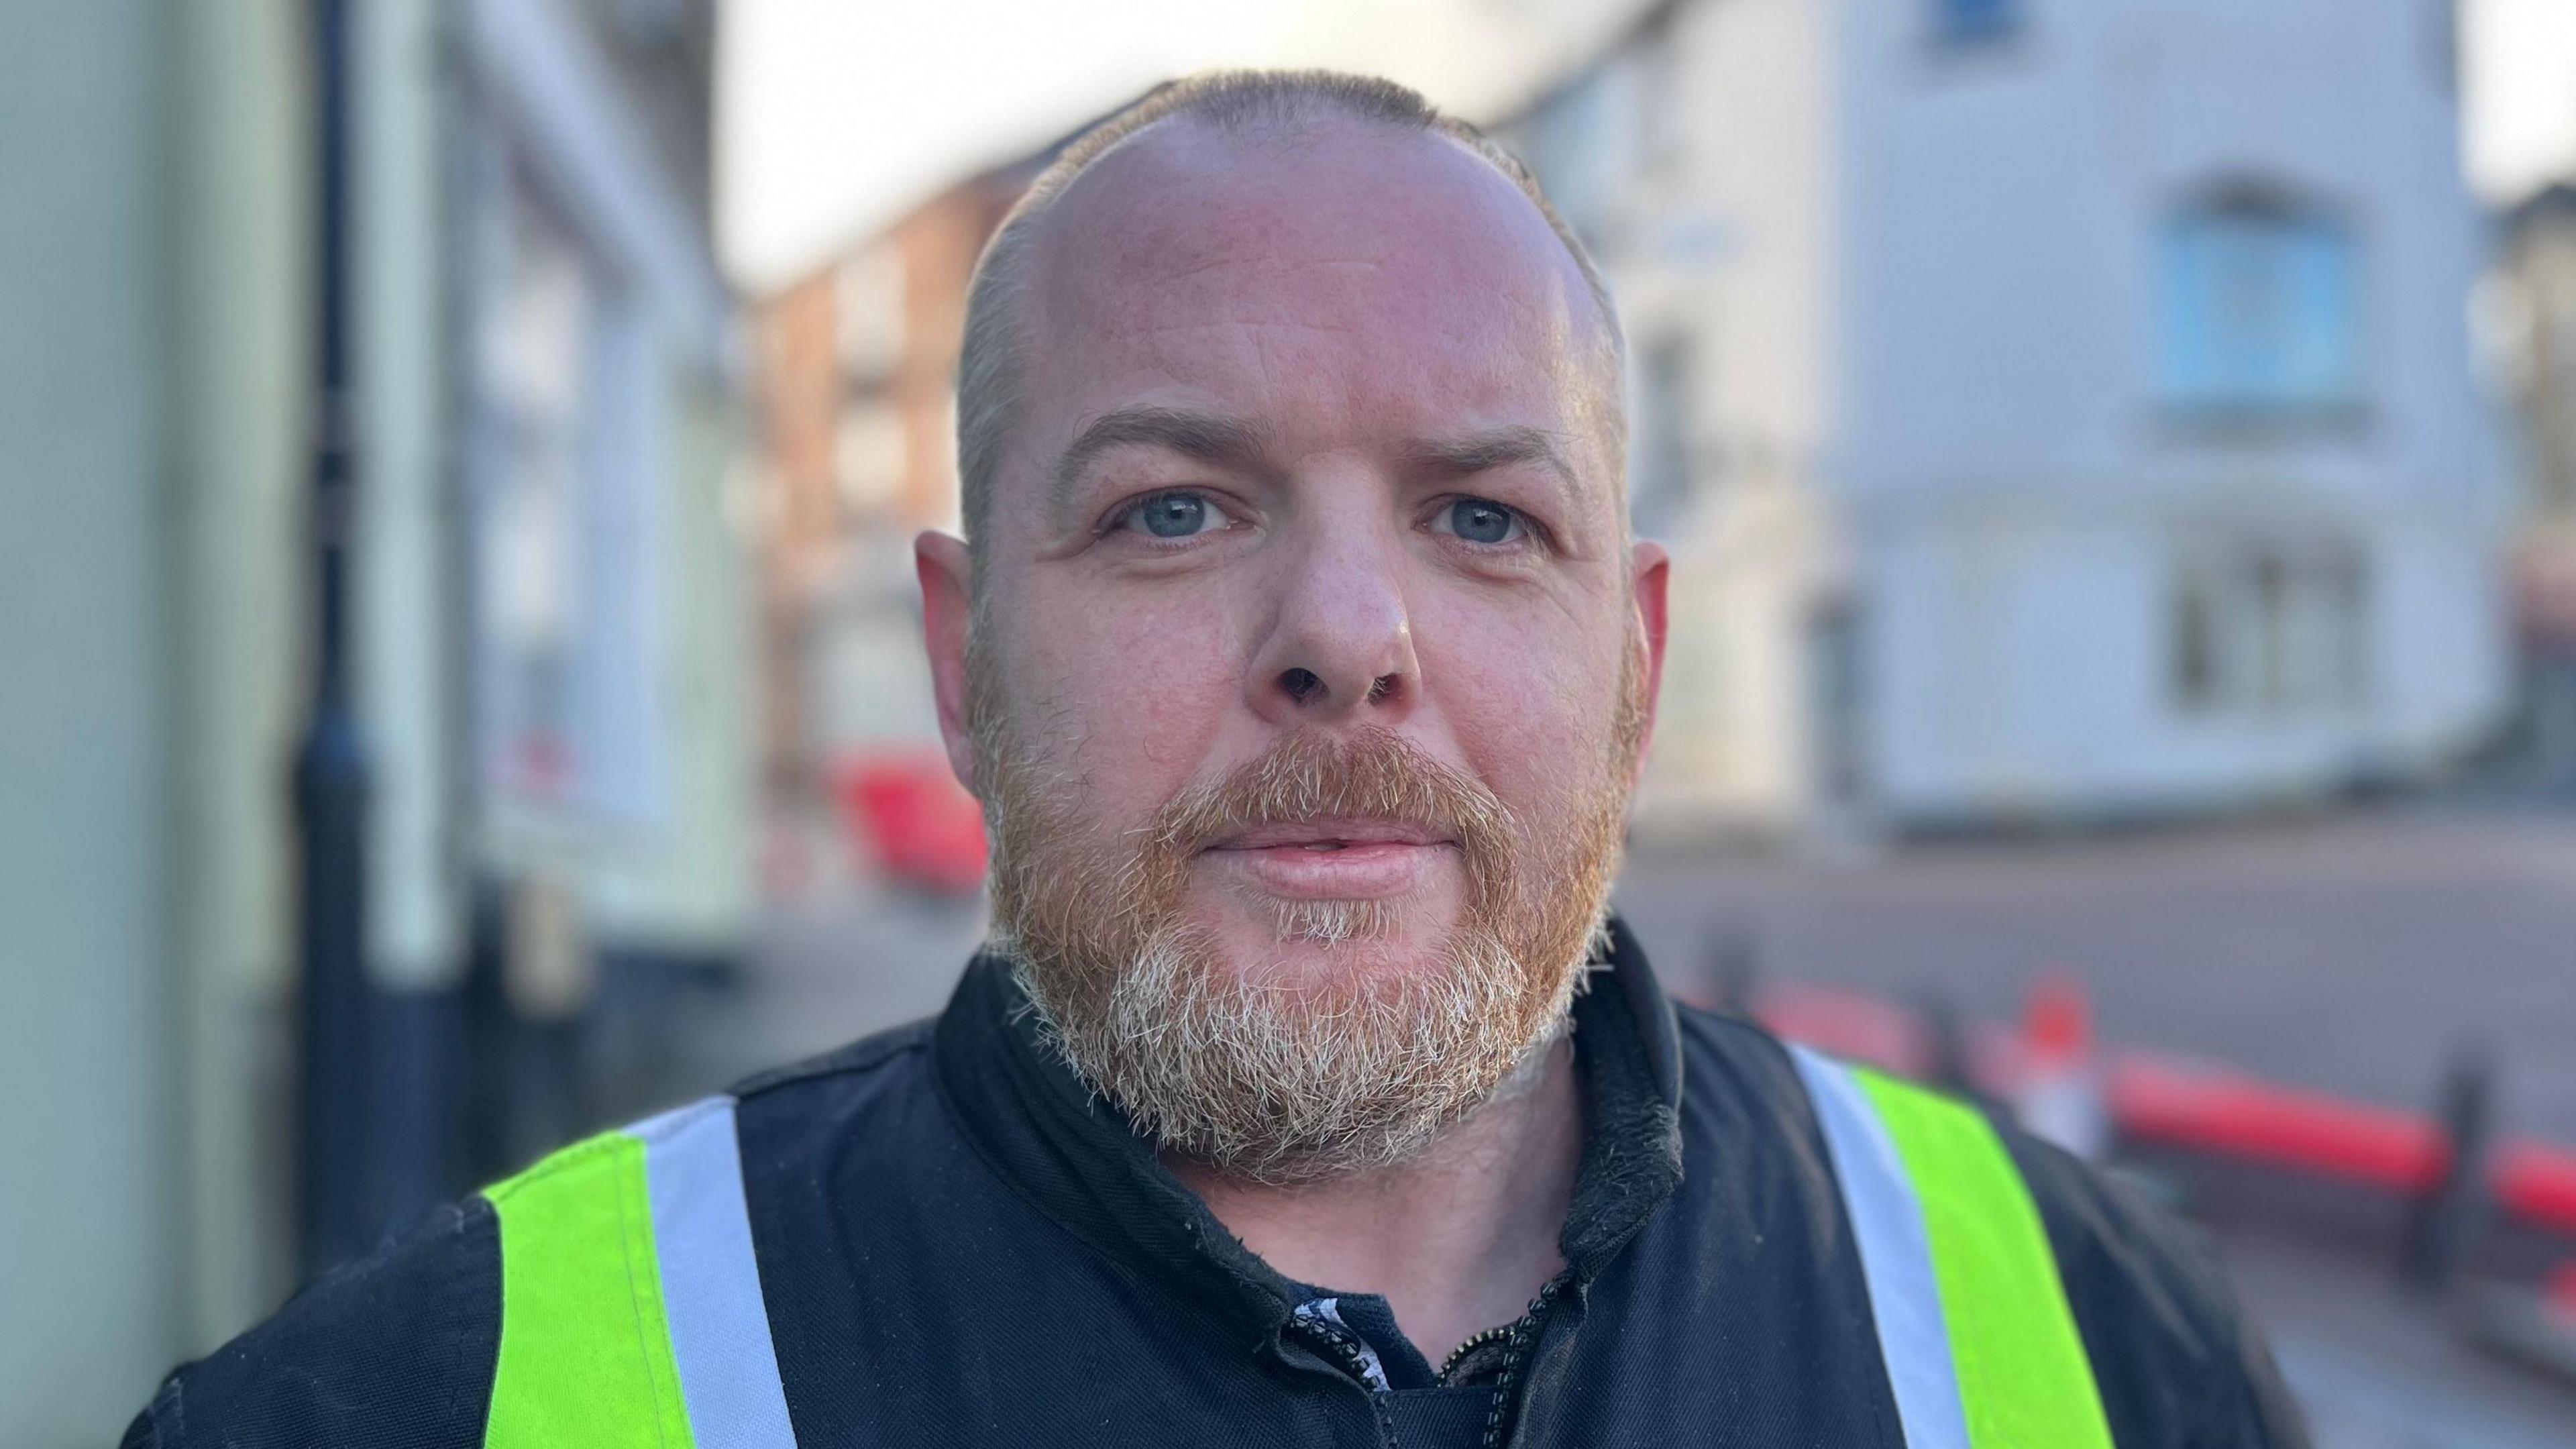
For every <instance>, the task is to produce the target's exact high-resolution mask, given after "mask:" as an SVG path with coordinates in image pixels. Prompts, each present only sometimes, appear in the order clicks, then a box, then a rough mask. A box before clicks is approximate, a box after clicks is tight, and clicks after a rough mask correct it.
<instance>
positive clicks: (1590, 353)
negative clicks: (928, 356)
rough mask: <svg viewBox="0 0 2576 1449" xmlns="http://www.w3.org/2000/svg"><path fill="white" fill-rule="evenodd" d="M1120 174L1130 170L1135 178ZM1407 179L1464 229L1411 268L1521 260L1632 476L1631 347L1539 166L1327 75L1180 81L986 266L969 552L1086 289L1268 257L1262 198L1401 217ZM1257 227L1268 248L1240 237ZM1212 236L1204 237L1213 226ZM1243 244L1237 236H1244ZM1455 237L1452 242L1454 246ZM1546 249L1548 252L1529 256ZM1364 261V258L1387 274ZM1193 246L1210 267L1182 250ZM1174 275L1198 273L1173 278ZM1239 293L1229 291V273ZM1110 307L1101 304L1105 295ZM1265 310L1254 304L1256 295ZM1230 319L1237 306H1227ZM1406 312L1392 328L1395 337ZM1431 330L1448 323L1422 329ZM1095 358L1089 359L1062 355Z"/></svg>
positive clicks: (1417, 104) (1041, 179)
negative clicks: (1627, 387)
mask: <svg viewBox="0 0 2576 1449" xmlns="http://www.w3.org/2000/svg"><path fill="white" fill-rule="evenodd" d="M1119 173H1125V174H1124V175H1120V174H1119ZM1390 183H1392V184H1393V187H1394V189H1395V190H1397V191H1399V192H1404V193H1406V194H1407V195H1408V199H1410V197H1411V196H1417V195H1422V194H1424V193H1430V194H1429V195H1428V196H1427V197H1426V198H1425V200H1426V205H1425V206H1424V207H1423V208H1421V209H1422V210H1424V211H1425V212H1427V213H1429V214H1431V215H1432V216H1433V217H1435V218H1436V219H1439V220H1446V221H1448V222H1449V223H1451V225H1449V226H1447V227H1445V228H1444V227H1442V226H1439V225H1430V226H1426V227H1424V228H1423V229H1422V231H1421V233H1420V234H1419V235H1418V236H1417V237H1416V238H1415V239H1414V240H1415V241H1416V243H1417V244H1416V246H1415V247H1414V250H1415V251H1416V252H1417V253H1418V255H1416V256H1414V257H1412V258H1410V259H1409V260H1410V261H1411V262H1412V263H1413V264H1414V265H1417V266H1419V267H1421V268H1424V269H1428V270H1432V271H1437V270H1439V269H1441V268H1443V267H1448V266H1452V265H1453V264H1455V265H1459V266H1465V267H1469V268H1472V267H1474V266H1475V265H1477V264H1478V263H1479V262H1480V261H1481V262H1483V263H1485V264H1487V265H1488V267H1489V269H1490V265H1491V263H1492V261H1493V256H1492V255H1484V256H1475V257H1471V256H1466V255H1463V254H1465V253H1470V252H1474V253H1485V254H1495V253H1501V254H1504V255H1506V256H1508V255H1509V254H1510V253H1512V252H1514V251H1515V250H1517V251H1518V252H1520V253H1523V254H1524V255H1520V256H1518V257H1517V258H1516V260H1517V261H1519V262H1521V263H1523V264H1524V265H1522V266H1521V268H1520V271H1519V274H1517V275H1510V274H1506V272H1507V271H1508V268H1506V271H1505V272H1497V273H1496V274H1495V275H1494V276H1493V278H1492V284H1493V286H1492V290H1493V291H1494V292H1495V293H1496V296H1495V300H1496V302H1497V304H1498V305H1501V306H1505V307H1517V308H1521V309H1524V310H1530V311H1533V312H1536V313H1551V312H1552V313H1555V314H1558V315H1556V316H1555V317H1553V318H1544V319H1543V321H1545V322H1548V323H1552V324H1554V325H1553V326H1552V329H1550V330H1552V334H1553V335H1552V336H1551V338H1550V341H1551V343H1552V345H1554V346H1555V347H1556V348H1557V349H1558V350H1559V351H1561V352H1562V353H1563V354H1564V356H1565V360H1566V361H1567V363H1568V364H1569V365H1572V366H1574V367H1577V368H1579V370H1580V371H1581V373H1582V374H1583V386H1584V388H1585V390H1586V391H1587V392H1588V393H1589V394H1591V396H1590V398H1589V400H1588V402H1587V405H1586V407H1585V408H1584V414H1585V417H1584V421H1585V422H1586V424H1587V430H1588V431H1590V432H1592V433H1594V434H1596V435H1597V439H1596V441H1597V443H1598V451H1600V452H1602V453H1605V454H1606V455H1607V469H1606V475H1605V476H1604V477H1603V478H1602V479H1601V480H1600V481H1601V483H1602V484H1603V485H1604V486H1608V487H1611V488H1617V487H1618V486H1619V484H1620V479H1619V477H1618V474H1619V472H1620V471H1621V468H1622V466H1623V463H1622V459H1623V457H1624V447H1625V418H1624V413H1623V408H1622V379H1621V367H1622V356H1623V344H1622V341H1621V338H1620V333H1619V325H1618V318H1617V312H1616V310H1615V309H1614V308H1613V306H1612V303H1611V300H1610V296H1609V292H1608V289H1607V288H1606V286H1605V285H1604V284H1603V282H1602V280H1601V277H1600V274H1599V272H1598V270H1597V269H1596V268H1595V267H1594V266H1593V263H1592V260H1591V258H1590V257H1589V256H1588V255H1587V254H1586V253H1585V251H1584V249H1583V246H1582V243H1581V242H1580V241H1579V240H1578V239H1577V238H1576V237H1575V236H1574V234H1573V232H1572V231H1571V230H1570V229H1569V228H1567V226H1566V225H1565V223H1564V221H1563V220H1562V219H1561V218H1560V217H1559V216H1558V215H1557V214H1556V211H1555V208H1554V207H1552V206H1550V205H1549V204H1548V201H1547V198H1546V196H1545V195H1544V194H1543V193H1542V192H1541V191H1540V189H1539V186H1538V183H1537V181H1536V180H1535V179H1534V178H1533V177H1532V176H1531V175H1530V173H1529V171H1528V170H1527V168H1525V167H1524V166H1522V165H1521V163H1520V162H1519V160H1518V159H1517V158H1515V157H1513V156H1512V155H1511V154H1510V153H1509V152H1507V151H1505V150H1503V149H1502V148H1501V147H1500V146H1498V145H1496V144H1495V143H1494V142H1492V141H1491V140H1490V139H1488V138H1487V137H1486V136H1485V135H1484V134H1483V133H1481V132H1479V131H1478V130H1476V129H1475V128H1474V127H1472V126H1470V125H1468V124H1466V123H1465V122H1463V121H1459V120H1457V119H1455V118H1453V117H1450V116H1447V115H1444V114H1442V113H1441V112H1439V111H1438V110H1436V109H1434V108H1433V107H1432V106H1431V105H1430V104H1429V103H1428V102H1427V101H1425V100H1424V99H1423V98H1422V97H1421V96H1420V95H1419V94H1417V93H1415V92H1413V91H1411V90H1408V89H1406V88H1404V87H1402V86H1398V85H1395V84H1394V83H1392V82H1389V81H1384V80H1377V79H1372V78H1366V77H1359V76H1347V75H1337V74H1332V73H1328V72H1221V73H1215V74H1209V75H1203V76H1198V77H1194V78H1192V79H1189V80H1186V81H1181V82H1177V83H1174V84H1171V85H1167V86H1163V87H1161V88H1159V89H1157V90H1156V91H1154V92H1153V93H1152V94H1150V95H1148V96H1147V97H1146V98H1145V99H1144V100H1142V101H1139V102H1138V103H1137V104H1135V105H1133V106H1131V107H1129V108H1128V109H1127V110H1125V111H1122V112H1120V113H1119V114H1118V115H1116V116H1113V117H1111V118H1110V119H1109V120H1107V121H1104V122H1102V123H1101V124H1100V125H1098V126H1096V127H1094V128H1093V129H1092V130H1090V131H1089V132H1086V133H1085V134H1084V135H1082V136H1081V137H1079V138H1077V139H1076V140H1075V141H1074V142H1073V143H1072V144H1071V145H1069V146H1068V147H1066V148H1065V150H1064V152H1063V153H1062V154H1061V155H1060V156H1059V157H1058V158H1057V159H1056V161H1055V162H1054V163H1053V164H1052V165H1050V166H1049V167H1048V168H1047V169H1046V170H1045V171H1044V172H1043V173H1041V174H1040V175H1039V176H1038V178H1037V179H1036V181H1035V182H1033V183H1032V184H1031V186H1030V187H1029V190H1028V192H1027V193H1026V194H1025V195H1024V196H1023V197H1022V198H1021V200H1020V202H1019V204H1018V205H1017V206H1016V207H1014V208H1013V210H1012V212H1011V214H1010V216H1009V217H1008V218H1007V219H1005V221H1004V222H1003V224H1002V226H1001V228H1000V230H999V231H998V232H997V233H996V235H995V237H994V239H993V241H992V243H991V245H990V246H988V247H987V248H986V250H985V253H984V257H983V259H982V261H981V262H980V264H979V265H978V266H977V268H976V272H975V278H974V282H973V285H972V287H971V289H970V291H969V294H968V300H967V311H966V329H965V341H964V348H963V351H962V353H961V356H960V360H959V365H958V399H957V431H958V464H959V472H960V475H961V482H962V484H963V489H964V498H963V504H964V508H963V512H964V519H965V524H966V528H967V534H968V538H969V539H970V540H975V539H979V538H980V537H981V536H982V535H983V534H984V533H985V532H986V531H987V529H988V527H989V525H990V522H991V519H992V512H993V500H994V494H995V491H996V488H997V486H998V479H999V477H1000V475H1001V473H1002V472H1003V469H1004V466H1005V463H1006V461H1007V460H1008V459H1009V458H1010V457H1011V456H1012V451H1011V445H1012V440H1013V437H1014V435H1015V429H1016V428H1017V426H1018V424H1019V423H1020V421H1021V415H1022V412H1023V409H1024V405H1025V403H1026V400H1027V392H1028V389H1029V387H1030V385H1031V377H1032V373H1033V371H1036V370H1038V369H1039V368H1040V367H1041V366H1042V364H1043V362H1044V361H1045V359H1044V358H1043V357H1042V356H1040V354H1042V353H1044V352H1046V351H1048V350H1049V349H1051V348H1058V347H1068V346H1070V347H1072V348H1074V349H1075V350H1076V351H1078V350H1079V342H1078V339H1079V337H1080V335H1081V334H1082V332H1083V330H1084V328H1085V327H1087V326H1099V325H1103V324H1108V325H1115V323H1116V321H1117V318H1116V317H1115V316H1108V317H1104V316H1101V315H1098V313H1099V309H1098V308H1097V307H1089V308H1086V307H1085V306H1084V305H1083V303H1082V299H1081V294H1082V293H1084V292H1085V291H1086V290H1091V289H1089V288H1087V287H1086V283H1087V282H1088V281H1090V280H1091V279H1092V278H1093V277H1096V276H1097V275H1099V274H1100V273H1102V272H1103V271H1111V270H1116V269H1118V268H1120V267H1121V266H1122V265H1123V266H1128V267H1129V268H1130V269H1132V267H1133V264H1134V263H1136V262H1137V261H1138V260H1139V259H1140V256H1139V254H1140V253H1141V254H1144V260H1146V261H1147V263H1148V265H1151V264H1152V263H1153V261H1154V254H1156V253H1160V254H1161V255H1160V260H1161V261H1162V262H1163V263H1164V264H1166V266H1167V269H1168V267H1169V264H1171V263H1175V262H1177V263H1178V269H1179V270H1182V271H1187V269H1189V268H1191V267H1194V266H1196V265H1198V264H1199V263H1200V262H1201V261H1208V262H1211V263H1217V262H1221V261H1222V259H1223V258H1224V257H1225V256H1226V255H1227V254H1229V253H1239V252H1240V251H1241V250H1242V249H1243V247H1244V246H1245V245H1246V244H1247V243H1249V244H1251V245H1259V244H1260V236H1259V235H1258V232H1259V229H1260V228H1262V227H1264V226H1265V225H1270V223H1265V222H1264V221H1263V220H1262V218H1261V211H1262V208H1263V205H1264V203H1265V201H1266V202H1267V203H1269V204H1271V205H1273V206H1276V207H1279V208H1282V209H1283V210H1282V214H1281V216H1280V217H1278V218H1276V219H1275V220H1277V221H1294V220H1301V219H1302V220H1305V221H1309V222H1311V221H1312V220H1313V218H1314V212H1315V210H1316V209H1317V207H1318V206H1323V207H1326V208H1330V207H1331V206H1333V205H1334V204H1335V203H1336V202H1337V201H1349V202H1352V203H1354V204H1355V205H1357V206H1358V207H1360V208H1362V209H1365V208H1367V207H1368V206H1370V205H1371V204H1374V205H1375V208H1376V210H1375V211H1374V213H1370V214H1368V215H1366V216H1362V217H1357V218H1355V221H1357V222H1366V221H1370V220H1374V221H1376V222H1380V223H1384V222H1387V221H1390V220H1394V219H1395V218H1392V217H1390V216H1389V215H1387V210H1388V209H1387V207H1386V205H1385V198H1386V194H1387V193H1388V191H1389V189H1390ZM1247 215H1248V216H1249V217H1250V219H1251V223H1252V226H1253V228H1254V229H1255V233H1256V234H1255V235H1252V236H1249V237H1247V236H1246V235H1244V234H1243V224H1244V222H1245V220H1246V218H1247ZM1202 223H1203V224H1202ZM1229 223H1231V224H1232V227H1233V234H1231V235H1229V234H1228V224H1229ZM1444 232H1445V233H1446V235H1445V236H1444V235H1443V233H1444ZM1532 241H1540V242H1541V246H1540V251H1542V252H1543V255H1527V253H1528V252H1530V250H1531V248H1530V243H1531V242H1532ZM1366 250H1367V248H1366V247H1365V246H1364V245H1355V246H1354V247H1352V248H1351V251H1352V252H1353V255H1352V256H1351V257H1349V258H1346V259H1344V260H1345V261H1346V263H1347V264H1348V265H1351V266H1353V267H1358V266H1361V265H1372V266H1375V265H1380V264H1382V263H1383V261H1384V258H1383V257H1375V258H1370V257H1363V256H1362V255H1360V253H1363V252H1365V251H1366ZM1192 252H1195V253H1197V255H1196V256H1195V257H1194V256H1191V255H1184V254H1187V253H1192ZM1175 280H1182V279H1180V278H1175ZM1213 280H1215V281H1216V282H1217V283H1218V284H1219V285H1222V281H1223V279H1221V278H1220V279H1213ZM1093 300H1094V301H1098V300H1100V299H1098V298H1094V299H1093ZM1247 300H1248V299H1247ZM1220 310H1222V309H1220ZM1401 320H1402V319H1399V318H1395V317H1387V318H1384V319H1382V322H1383V325H1385V326H1388V327H1396V326H1398V325H1400V323H1401ZM1424 320H1430V321H1433V322H1434V323H1435V325H1436V319H1424ZM1064 360H1069V361H1073V362H1075V363H1076V364H1077V365H1078V362H1079V359H1078V357H1077V358H1071V359H1064Z"/></svg>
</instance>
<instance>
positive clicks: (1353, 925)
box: [1192, 893, 1457, 985]
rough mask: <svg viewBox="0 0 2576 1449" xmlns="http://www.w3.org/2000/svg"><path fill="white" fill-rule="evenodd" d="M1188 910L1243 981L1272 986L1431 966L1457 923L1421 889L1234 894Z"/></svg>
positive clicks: (1389, 973) (1409, 971)
mask: <svg viewBox="0 0 2576 1449" xmlns="http://www.w3.org/2000/svg"><path fill="white" fill-rule="evenodd" d="M1192 914H1193V915H1197V916H1198V917H1199V919H1200V922H1201V923H1202V924H1203V925H1204V926H1206V927H1207V929H1208V935H1209V936H1210V937H1212V938H1213V939H1214V941H1215V943H1216V945H1217V948H1218V949H1217V954H1218V957H1219V958H1220V959H1221V960H1223V961H1224V962H1225V963H1227V965H1228V966H1230V967H1231V968H1232V969H1234V970H1235V971H1236V972H1237V973H1238V974H1239V975H1241V976H1242V978H1243V979H1245V980H1247V981H1251V982H1258V983H1264V984H1276V985H1322V984H1325V983H1327V982H1349V981H1350V980H1351V979H1352V978H1354V977H1356V976H1363V975H1364V976H1367V977H1371V978H1382V977H1389V976H1396V975H1410V974H1412V973H1414V972H1417V971H1427V970H1431V969H1434V968H1435V967H1437V966H1438V964H1439V963H1440V962H1441V961H1442V960H1443V959H1444V958H1445V956H1446V951H1445V950H1444V947H1445V945H1446V943H1447V941H1448V938H1449V936H1450V933H1451V932H1452V931H1453V930H1454V929H1455V927H1456V925H1457V919H1456V917H1457V913H1456V912H1455V911H1454V910H1451V909H1449V908H1447V905H1446V903H1445V902H1438V901H1434V900H1429V899H1426V898H1424V895H1422V894H1418V893H1416V894H1406V895H1398V896H1384V897H1372V898H1364V899H1359V900H1315V899H1306V898H1299V897H1289V896H1270V895H1256V896H1252V897H1251V898H1249V899H1247V898H1245V897H1244V896H1240V895H1238V896H1235V897H1234V898H1233V899H1230V900H1227V901H1225V902H1223V903H1222V906H1221V908H1220V909H1218V910H1216V911H1213V912H1193V913H1192ZM1211 917H1214V919H1211Z"/></svg>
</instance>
